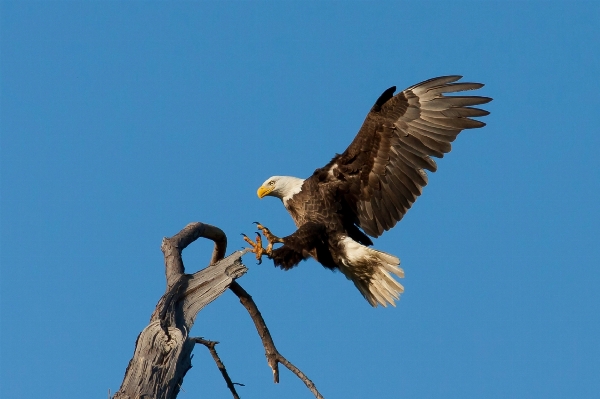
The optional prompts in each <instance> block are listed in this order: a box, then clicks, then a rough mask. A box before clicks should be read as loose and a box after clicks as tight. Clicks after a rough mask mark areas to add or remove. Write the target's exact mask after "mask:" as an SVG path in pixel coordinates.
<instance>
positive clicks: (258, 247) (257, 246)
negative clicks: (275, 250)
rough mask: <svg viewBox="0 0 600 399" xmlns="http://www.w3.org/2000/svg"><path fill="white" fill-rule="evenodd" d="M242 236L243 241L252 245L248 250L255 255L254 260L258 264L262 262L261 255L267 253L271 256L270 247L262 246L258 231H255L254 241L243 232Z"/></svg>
mask: <svg viewBox="0 0 600 399" xmlns="http://www.w3.org/2000/svg"><path fill="white" fill-rule="evenodd" d="M242 236H244V241H246V242H247V243H248V244H250V246H251V247H252V250H251V251H250V252H252V253H253V254H255V255H256V260H257V261H258V264H259V265H260V264H261V263H262V256H263V255H267V256H269V257H270V256H271V249H272V248H269V247H267V248H263V246H262V238H261V236H260V234H258V232H257V233H256V242H254V241H252V240H251V239H250V238H248V236H247V235H246V234H244V233H242ZM271 247H272V246H271Z"/></svg>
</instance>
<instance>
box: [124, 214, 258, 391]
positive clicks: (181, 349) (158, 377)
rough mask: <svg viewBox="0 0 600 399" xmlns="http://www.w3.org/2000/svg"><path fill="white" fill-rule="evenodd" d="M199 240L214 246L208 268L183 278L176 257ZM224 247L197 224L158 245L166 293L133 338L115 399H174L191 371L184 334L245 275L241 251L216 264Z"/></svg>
mask: <svg viewBox="0 0 600 399" xmlns="http://www.w3.org/2000/svg"><path fill="white" fill-rule="evenodd" d="M199 237H205V238H209V239H212V240H213V241H214V242H215V249H214V251H213V257H212V260H211V265H210V266H208V267H207V268H205V269H203V270H201V271H199V272H196V273H194V274H185V273H184V266H183V261H182V259H181V251H183V249H184V248H185V247H187V246H188V245H189V244H191V243H192V242H193V241H195V240H196V239H197V238H199ZM226 246H227V239H226V237H225V234H224V233H223V232H222V231H221V230H220V229H218V228H216V227H213V226H210V225H207V224H203V223H192V224H189V225H187V226H186V227H185V228H184V229H183V230H181V231H180V232H179V233H178V234H177V235H175V236H174V237H171V238H164V239H163V243H162V248H161V249H162V251H163V253H164V256H165V268H166V277H167V289H166V292H165V294H164V295H163V296H162V298H161V299H160V301H159V302H158V304H157V305H156V309H155V310H154V313H153V314H152V317H151V318H150V324H148V326H147V327H146V328H144V330H143V331H142V332H141V333H140V335H139V336H138V339H137V341H136V344H135V352H134V355H133V358H132V359H131V361H130V362H129V365H128V366H127V371H126V372H125V378H124V379H123V383H122V384H121V388H120V389H119V391H118V392H117V393H116V394H115V396H114V398H115V399H126V398H127V399H137V398H152V399H154V398H156V399H174V398H176V397H177V394H178V393H179V389H180V387H181V384H182V382H183V377H184V376H185V374H186V373H187V371H188V370H189V369H190V368H191V367H192V365H191V353H192V350H193V349H194V346H195V344H196V341H195V339H194V338H191V337H190V336H189V332H190V330H191V328H192V325H193V324H194V320H195V318H196V315H197V314H198V312H199V311H200V310H201V309H202V308H203V307H204V306H206V305H207V304H209V303H210V302H212V301H213V300H215V299H216V298H217V297H218V296H219V295H221V294H222V293H223V292H224V291H225V290H226V289H227V288H228V287H229V285H230V284H231V283H232V282H233V281H234V279H236V278H238V277H240V276H242V275H243V274H244V273H246V270H247V269H246V267H245V266H244V265H243V264H242V262H241V259H240V258H241V256H242V255H243V254H244V253H245V251H237V252H234V253H233V254H232V255H230V256H228V257H227V258H225V259H222V260H220V261H218V262H216V261H217V260H218V259H221V258H223V255H224V253H225V248H226ZM215 262H216V263H215Z"/></svg>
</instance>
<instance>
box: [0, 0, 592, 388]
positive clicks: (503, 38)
mask: <svg viewBox="0 0 600 399" xmlns="http://www.w3.org/2000/svg"><path fill="white" fill-rule="evenodd" d="M0 7H1V8H0V11H1V13H0V14H1V15H0V18H1V19H0V22H1V26H0V31H1V53H0V56H1V70H0V83H1V115H0V116H1V119H0V127H1V139H2V141H1V168H2V170H1V175H2V182H1V190H2V191H1V201H2V202H1V244H2V247H1V261H2V272H1V295H2V297H1V317H2V320H1V321H2V326H1V350H2V352H1V361H2V365H1V383H0V385H1V390H2V393H1V395H2V397H3V398H39V397H59V396H60V397H62V398H76V397H87V398H106V395H107V392H108V390H109V389H111V390H112V391H113V392H114V391H116V390H117V389H118V388H119V386H120V384H121V381H122V378H123V374H124V371H125V368H126V366H127V362H128V361H129V359H130V358H131V356H132V354H133V349H134V343H135V339H136V337H137V335H138V333H139V332H140V331H141V329H142V328H143V327H144V326H145V325H146V324H147V322H148V320H149V317H150V314H151V312H152V310H153V309H154V306H155V304H156V302H157V301H158V299H159V297H160V296H161V295H162V293H163V291H164V287H165V279H164V267H163V258H162V253H161V251H160V243H161V239H162V237H163V236H170V235H173V234H175V233H177V232H178V231H179V230H180V229H181V228H182V227H183V226H184V225H186V224H187V223H189V222H192V221H202V222H206V223H211V224H214V225H217V226H219V227H221V228H222V229H223V230H224V231H225V232H226V233H227V234H228V236H229V240H230V246H229V251H232V250H234V249H236V248H239V247H241V246H242V244H243V242H242V241H241V237H240V236H239V234H240V233H241V232H245V233H252V232H253V231H254V226H253V225H252V224H251V223H252V222H253V221H255V220H259V221H261V222H262V223H264V224H266V225H267V226H269V227H270V228H271V229H272V230H273V232H274V233H276V234H279V235H286V234H289V233H291V232H292V231H293V224H292V221H291V219H290V218H289V216H288V215H287V213H286V212H285V210H284V208H283V207H282V206H281V204H280V203H279V201H278V200H276V199H272V198H267V199H264V200H262V201H259V200H258V198H257V197H256V188H257V187H258V186H259V185H260V184H261V183H262V182H263V181H264V180H265V179H266V178H267V177H269V176H271V175H274V174H288V175H295V176H300V177H306V176H308V175H310V173H312V171H313V170H314V169H315V168H316V167H320V166H322V165H324V164H325V163H326V162H327V161H329V159H330V158H331V157H332V156H333V155H334V154H335V153H336V152H342V151H343V150H344V149H345V148H346V146H347V145H348V144H349V143H350V141H351V140H352V138H353V137H354V135H355V133H356V132H357V130H358V128H359V127H360V124H361V123H362V120H363V118H364V116H365V115H366V113H367V111H368V110H369V108H370V107H371V105H372V104H373V102H374V101H375V99H376V98H377V97H378V96H379V94H380V93H381V92H382V91H383V90H384V89H386V88H388V87H389V86H392V85H396V86H398V88H399V89H402V88H405V87H408V86H410V85H413V84H415V83H417V82H419V81H422V80H425V79H428V78H431V77H435V76H439V75H446V74H461V75H464V76H465V79H466V80H467V81H476V82H483V83H485V84H486V86H485V88H484V89H482V90H481V94H482V95H487V96H491V97H493V98H494V101H493V102H492V103H490V104H488V105H487V106H486V108H487V109H489V110H490V111H491V115H490V116H489V117H487V118H485V122H487V123H488V126H487V127H485V128H484V129H480V130H477V131H469V132H465V133H463V134H462V135H461V136H460V137H459V138H458V140H457V141H456V142H455V145H454V148H453V151H452V153H450V154H449V155H448V156H447V157H445V158H444V159H442V160H440V161H439V162H438V165H439V171H438V172H437V173H435V174H433V175H431V176H430V180H429V182H430V184H429V186H428V187H427V188H426V189H425V191H424V194H423V196H422V197H421V198H420V199H419V200H418V201H417V202H416V204H415V206H414V207H413V208H412V209H411V210H410V212H409V213H408V215H407V216H406V217H405V218H404V220H402V222H401V223H400V224H399V225H398V226H397V227H396V228H395V229H393V230H392V231H390V232H388V233H386V234H385V235H384V236H383V237H381V238H380V239H378V240H377V241H376V244H375V245H376V247H377V248H379V249H381V250H384V251H387V252H391V253H393V254H396V255H398V256H399V257H400V258H401V259H402V266H403V268H404V270H405V272H406V278H405V279H404V280H403V284H404V286H405V294H404V295H403V296H402V299H401V300H400V302H399V303H398V306H397V307H396V308H387V309H383V308H378V309H372V308H371V307H370V306H369V305H368V304H367V303H366V301H365V300H364V299H363V298H362V297H361V295H360V294H359V293H358V291H357V290H356V289H355V288H354V287H353V285H352V284H351V283H350V282H348V281H347V280H346V279H345V278H344V277H343V276H342V275H341V274H339V273H331V272H329V271H327V270H325V269H323V268H322V267H321V266H320V265H318V264H317V263H315V262H314V261H312V260H311V261H307V262H305V263H302V264H301V265H300V267H298V268H296V269H295V270H293V271H290V272H283V271H281V270H278V269H275V268H274V267H273V266H272V265H271V264H270V262H268V261H265V262H264V263H263V264H262V265H260V266H258V265H256V264H255V261H254V260H253V259H252V257H250V256H247V257H246V258H245V262H246V264H247V265H248V266H249V268H250V270H249V272H248V273H247V274H246V275H245V276H244V277H243V278H242V279H241V280H240V283H241V284H242V285H243V286H244V287H245V288H246V289H247V290H248V291H249V292H250V293H251V294H252V295H253V297H254V298H255V300H256V302H257V304H258V305H259V307H260V309H261V310H262V312H263V316H264V317H265V319H266V321H267V323H268V325H269V328H270V329H271V332H272V334H273V337H274V339H275V342H276V344H277V346H278V348H279V350H280V351H281V352H282V353H283V354H284V355H285V356H286V357H288V359H290V360H291V361H292V362H294V363H295V364H296V365H297V366H299V367H300V368H301V369H302V370H303V371H304V372H305V373H306V374H308V376H309V377H310V378H312V379H313V381H314V382H315V384H316V385H317V387H318V388H319V389H320V390H321V392H322V393H323V395H324V396H325V397H326V398H328V399H331V398H366V397H377V398H439V397H444V398H474V397H485V398H592V397H597V395H598V393H599V392H600V378H598V376H599V372H600V360H599V359H600V345H599V344H598V338H599V337H600V317H599V315H600V290H599V289H598V287H599V286H600V245H599V242H600V239H599V231H598V229H599V227H598V226H599V225H600V212H599V211H598V202H599V200H600V162H599V160H598V148H599V146H600V138H599V137H600V131H599V129H598V115H599V111H598V108H599V106H600V95H599V91H600V90H599V89H600V83H599V72H600V29H599V21H600V3H599V2H588V3H585V2H570V3H552V2H538V3H523V2H511V3H507V2H497V3H495V2H460V3H457V2H451V3H446V2H431V3H426V2H405V3H399V2H387V3H374V2H278V3H265V2H261V3H251V2H183V3H180V2H126V3H124V2H93V3H87V2H86V3H83V2H81V3H79V2H23V1H21V2H2V3H1V6H0ZM210 250H211V244H210V243H208V242H197V243H195V244H194V245H193V246H192V247H190V248H188V249H187V250H186V251H185V252H184V261H185V265H186V267H187V270H188V271H190V272H193V271H196V270H198V269H200V268H202V267H205V266H206V264H207V262H208V260H209V258H210ZM193 334H194V335H197V336H203V337H205V338H207V339H213V340H218V341H220V342H221V344H220V345H219V346H218V350H219V353H220V355H221V356H222V359H223V361H224V362H225V365H226V366H227V367H228V370H229V372H230V373H231V376H232V378H233V380H234V381H236V382H240V383H244V384H245V385H246V386H245V387H240V388H239V392H240V395H241V397H242V398H257V397H260V398H283V397H284V398H310V397H311V394H310V393H309V392H308V391H307V390H306V388H305V387H304V386H303V385H302V384H301V382H299V381H298V380H297V379H296V377H294V376H293V375H291V374H290V373H289V372H287V371H286V370H282V376H281V384H279V385H274V384H273V383H272V382H271V373H270V370H269V368H268V366H267V365H266V361H265V358H264V351H263V349H262V346H261V343H260V340H259V339H258V336H257V334H256V332H255V330H254V326H253V325H252V323H251V320H250V319H249V317H248V315H247V314H246V312H245V310H244V309H243V308H242V306H240V305H239V303H238V301H237V299H236V298H235V296H234V295H233V294H231V293H225V294H224V295H223V296H221V297H220V298H219V299H218V300H217V301H215V302H214V303H213V304H211V305H210V306H209V307H208V308H206V309H205V310H204V311H203V312H202V313H201V314H200V315H199V317H198V319H197V322H196V325H195V326H194V329H193ZM193 365H194V367H193V368H192V369H191V370H190V372H189V373H188V374H187V377H186V378H185V382H184V385H183V389H184V390H185V392H182V393H181V394H180V397H181V398H192V397H214V398H228V397H230V393H229V392H228V390H227V388H226V386H225V383H224V382H223V380H222V378H221V376H220V374H219V373H218V370H217V369H216V367H215V366H214V364H213V361H212V359H211V358H210V356H209V354H208V353H207V351H206V350H205V348H203V347H198V348H196V350H195V356H194V359H193Z"/></svg>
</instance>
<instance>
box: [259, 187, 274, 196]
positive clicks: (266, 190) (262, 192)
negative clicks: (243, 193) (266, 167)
mask: <svg viewBox="0 0 600 399" xmlns="http://www.w3.org/2000/svg"><path fill="white" fill-rule="evenodd" d="M271 191H273V187H265V186H260V187H259V188H258V190H257V191H256V195H258V198H262V197H264V196H265V195H268V194H269V193H270V192H271Z"/></svg>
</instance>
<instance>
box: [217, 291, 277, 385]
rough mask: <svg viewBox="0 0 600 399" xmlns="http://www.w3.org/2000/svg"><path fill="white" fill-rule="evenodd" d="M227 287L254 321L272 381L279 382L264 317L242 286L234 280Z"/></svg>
mask: <svg viewBox="0 0 600 399" xmlns="http://www.w3.org/2000/svg"><path fill="white" fill-rule="evenodd" d="M229 289H230V290H231V291H233V293H234V294H235V295H237V297H238V298H239V299H240V302H241V304H242V305H243V306H244V307H245V308H246V310H247V311H248V314H249V315H250V318H252V321H253V322H254V326H255V327H256V331H258V336H259V337H260V339H261V341H262V344H263V346H264V348H265V356H266V357H267V364H268V365H269V367H271V371H272V372H273V382H274V383H275V384H278V383H279V363H278V362H277V355H278V352H277V349H276V348H275V343H274V342H273V337H271V333H270V332H269V328H268V327H267V323H265V319H263V317H262V315H261V314H260V311H259V310H258V307H257V306H256V303H254V300H253V299H252V297H251V296H250V294H248V292H246V290H245V289H243V288H242V286H241V285H239V284H237V283H236V282H235V281H234V282H233V283H232V284H231V285H230V286H229Z"/></svg>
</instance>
